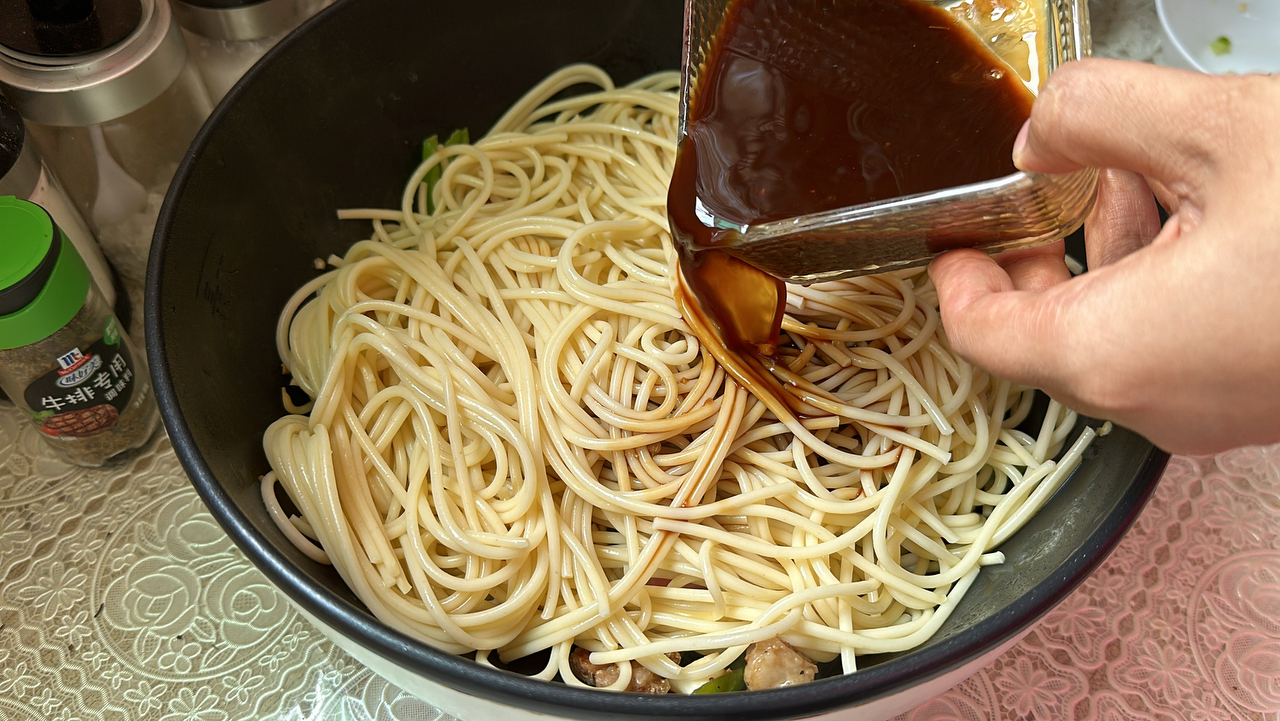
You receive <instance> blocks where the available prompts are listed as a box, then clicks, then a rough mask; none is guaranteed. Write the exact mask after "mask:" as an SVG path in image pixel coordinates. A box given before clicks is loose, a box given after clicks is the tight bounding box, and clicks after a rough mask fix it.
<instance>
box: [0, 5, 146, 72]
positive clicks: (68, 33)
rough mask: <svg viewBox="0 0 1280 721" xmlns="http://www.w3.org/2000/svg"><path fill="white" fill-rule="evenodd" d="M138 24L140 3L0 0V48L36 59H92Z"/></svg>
mask: <svg viewBox="0 0 1280 721" xmlns="http://www.w3.org/2000/svg"><path fill="white" fill-rule="evenodd" d="M141 23H142V3H141V2H140V0H0V45H4V46H6V47H8V48H9V49H11V50H14V51H16V52H19V53H22V54H24V55H28V56H33V57H36V58H50V59H61V58H72V57H78V56H83V55H91V54H93V53H96V52H99V51H101V50H106V49H107V48H110V47H112V46H114V45H117V44H119V43H120V42H121V41H123V40H124V39H125V38H127V37H129V35H130V34H132V33H133V31H134V30H137V29H138V26H139V25H140V24H141Z"/></svg>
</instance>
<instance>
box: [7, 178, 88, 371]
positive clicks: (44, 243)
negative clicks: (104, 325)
mask: <svg viewBox="0 0 1280 721" xmlns="http://www.w3.org/2000/svg"><path fill="white" fill-rule="evenodd" d="M92 283H93V281H92V280H91V278H90V276H89V268H88V267H87V266H86V265H85V264H84V259H82V258H81V257H80V253H78V252H77V251H76V248H75V246H74V245H72V244H71V242H70V241H68V240H67V239H66V236H65V235H63V233H62V229H61V228H59V227H58V225H57V224H56V223H54V222H53V218H51V217H49V214H48V213H46V212H45V210H44V208H41V207H40V206H38V205H36V204H35V203H32V202H29V201H26V200H22V199H20V198H15V197H13V196H12V195H6V196H3V197H0V350H8V349H10V348H21V347H22V346H25V345H31V344H32V343H35V342H37V341H41V340H44V339H45V338H48V337H49V336H51V335H53V334H54V333H56V332H58V330H59V329H60V328H62V327H63V326H65V325H66V324H67V323H68V322H70V320H71V319H72V318H74V317H75V315H76V313H79V312H80V309H81V308H83V307H84V303H85V300H86V298H88V296H89V288H90V286H91V285H92Z"/></svg>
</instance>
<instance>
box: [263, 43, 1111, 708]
mask: <svg viewBox="0 0 1280 721" xmlns="http://www.w3.org/2000/svg"><path fill="white" fill-rule="evenodd" d="M583 84H590V85H593V86H597V87H598V89H596V90H593V91H590V92H585V93H581V94H578V95H575V96H572V97H570V98H568V99H563V97H562V95H563V93H562V91H564V90H566V89H569V88H573V87H574V86H581V85H583ZM678 85H679V77H678V75H677V74H675V73H663V74H658V75H654V76H651V77H647V78H644V79H642V80H640V81H638V82H635V83H633V84H631V85H628V86H625V87H620V88H615V87H614V85H613V83H612V82H611V80H610V78H609V77H608V76H607V75H606V74H605V73H604V72H603V71H601V70H599V69H598V68H594V67H591V66H573V67H569V68H565V69H564V70H561V71H560V72H557V73H556V74H554V75H553V76H551V77H550V78H548V79H547V80H545V81H544V82H543V83H542V84H540V85H538V86H537V87H536V88H534V89H533V90H532V91H530V92H529V94H528V95H526V96H525V97H524V98H523V99H521V100H520V101H519V102H518V103H517V104H516V105H515V106H514V107H513V108H511V110H510V111H509V112H508V113H507V114H506V115H505V116H503V117H502V118H501V119H500V120H499V121H498V123H497V124H496V125H495V126H494V127H493V129H492V130H490V132H489V133H488V134H487V135H486V136H485V137H484V138H482V139H480V140H478V141H477V142H475V143H474V144H461V145H452V146H446V147H442V148H440V149H439V150H437V151H436V152H435V153H434V154H432V155H431V156H430V157H428V158H427V159H426V160H425V161H424V162H423V163H422V164H421V165H420V166H419V167H418V168H417V170H416V171H414V173H413V175H412V176H411V177H410V178H409V181H408V184H407V186H406V188H405V191H404V195H403V199H402V203H401V207H400V208H399V209H398V210H347V211H343V212H342V213H341V217H342V218H348V219H365V220H368V221H371V222H372V234H371V236H370V238H369V239H368V240H365V241H361V242H358V243H356V244H355V245H353V246H352V247H351V248H350V250H348V251H347V253H346V255H345V256H343V257H340V258H339V257H336V256H335V257H331V258H330V259H329V263H330V264H331V265H332V266H333V267H334V268H335V269H334V270H332V271H330V272H328V273H325V274H324V275H322V276H320V277H318V278H316V279H315V280H314V281H313V282H311V283H309V284H307V285H306V286H304V287H303V288H301V289H300V290H299V291H298V292H297V294H295V295H294V297H293V299H292V300H291V301H290V303H289V304H288V307H287V308H286V309H285V311H284V314H283V316H282V318H281V321H280V326H279V334H278V345H279V353H280V357H281V359H282V360H283V362H284V364H285V366H286V367H287V369H288V370H289V372H290V373H292V374H293V379H294V382H295V383H296V384H297V385H298V386H300V387H301V388H302V389H303V390H304V391H306V393H307V394H308V395H310V396H311V397H312V398H313V399H314V407H312V408H311V411H310V414H309V415H305V416H304V415H288V416H285V417H283V418H281V419H280V420H279V421H277V422H276V423H274V424H273V425H272V426H271V427H270V428H269V429H268V430H267V432H266V435H265V438H264V447H265V449H266V453H267V457H268V459H269V460H270V463H271V467H272V469H273V471H272V473H270V474H268V475H267V476H265V477H264V480H263V497H264V499H265V501H266V503H267V505H268V506H269V507H270V508H271V509H272V512H273V515H274V516H275V518H276V520H277V523H278V524H279V525H280V527H281V529H282V530H283V531H284V532H285V533H286V534H288V535H289V537H290V538H291V539H292V540H293V541H294V542H295V543H296V544H297V545H298V546H299V547H300V548H302V549H303V550H304V551H305V552H306V553H307V554H308V555H310V556H311V557H312V558H314V559H316V560H320V561H324V562H330V563H332V564H333V566H334V567H335V568H336V569H337V571H338V572H339V573H340V574H341V576H342V578H343V579H344V580H345V581H346V583H347V584H348V585H349V586H350V587H351V588H352V589H353V590H354V592H355V593H356V594H357V595H358V596H359V597H360V598H361V599H362V600H363V601H364V603H365V604H366V605H367V606H368V607H369V609H370V610H371V611H372V612H373V613H374V614H375V615H376V616H377V617H378V618H379V619H381V620H382V621H383V622H385V623H386V624H388V625H389V626H391V627H394V628H396V629H398V630H400V631H403V632H405V633H407V634H410V635H411V636H413V637H416V638H419V639H421V640H423V641H425V642H426V643H429V644H431V645H433V646H435V647H437V648H440V649H444V650H446V651H449V652H452V653H459V654H461V653H468V652H472V651H476V652H477V653H476V659H477V660H478V661H479V662H481V663H490V662H491V654H496V655H497V656H498V657H499V658H501V659H503V660H510V659H515V658H521V657H526V656H530V655H532V654H535V653H537V652H540V651H545V650H550V657H549V658H550V660H549V661H548V663H547V665H546V667H545V668H544V669H543V670H542V672H541V673H540V674H539V676H540V677H542V678H547V679H551V678H554V677H555V676H556V675H557V674H559V676H560V677H561V678H563V679H564V681H565V682H566V683H571V684H578V685H581V683H582V682H581V681H579V680H578V679H577V678H575V676H574V674H573V673H571V672H570V669H569V657H570V652H571V650H572V648H573V647H574V646H575V645H576V646H581V647H585V648H586V649H589V650H590V651H591V652H592V654H591V661H592V662H593V663H596V664H615V663H616V664H618V674H617V680H616V681H615V682H613V683H612V684H611V685H610V686H609V687H610V688H615V689H624V688H627V686H628V683H629V682H630V680H631V677H632V671H633V668H638V667H637V666H633V665H632V664H631V663H628V662H629V661H635V662H637V663H638V664H640V665H642V666H643V667H645V668H647V669H648V670H649V671H652V672H653V673H655V674H657V675H659V676H662V677H665V678H667V679H670V680H671V684H672V685H673V686H675V688H677V689H679V690H685V691H688V690H690V689H692V688H694V687H696V686H697V685H699V684H701V683H703V682H705V681H706V680H707V679H710V678H714V677H716V676H717V675H719V674H721V673H722V672H723V671H724V669H725V668H726V667H727V666H728V665H729V664H730V663H731V662H733V661H734V660H735V659H737V658H738V657H739V656H741V655H742V654H743V652H744V649H745V648H746V647H747V646H748V645H749V644H751V643H754V642H758V641H764V640H768V639H772V638H775V637H779V636H780V637H781V638H783V639H784V640H786V641H787V642H789V643H790V644H792V645H793V646H794V647H795V648H797V649H799V650H801V651H803V652H804V654H805V655H807V656H809V657H810V658H812V659H815V660H817V661H819V662H826V661H832V660H835V659H839V661H840V662H841V664H842V666H843V669H844V670H845V672H851V671H853V670H855V667H856V666H855V656H857V655H859V654H867V653H883V652H890V651H899V650H904V649H908V648H911V647H913V646H916V645H918V644H920V643H922V642H923V641H924V640H926V639H927V638H929V636H930V635H931V634H933V633H934V632H935V631H936V630H937V629H938V627H939V626H940V625H941V624H942V623H943V621H944V620H945V619H946V618H947V616H948V614H949V613H950V612H951V611H952V609H953V608H954V607H955V605H956V603H957V602H958V601H959V599H960V597H961V596H962V595H963V594H964V591H965V589H966V588H967V587H968V586H969V585H970V584H971V583H972V581H973V579H974V577H975V576H976V574H977V573H978V570H979V567H981V566H983V565H987V564H992V563H999V562H1000V561H1001V560H1002V556H1001V554H1000V553H999V552H997V551H994V550H993V549H994V548H996V547H997V546H999V544H1000V543H1001V542H1002V541H1003V540H1004V539H1006V538H1007V537H1008V536H1009V535H1010V534H1012V533H1013V532H1014V531H1015V530H1017V529H1018V528H1019V527H1020V526H1021V525H1022V524H1023V523H1024V522H1025V521H1026V520H1027V518H1029V517H1030V515H1031V514H1033V513H1035V511H1036V510H1037V509H1038V508H1039V507H1040V506H1041V505H1042V504H1043V503H1044V502H1045V501H1046V499H1047V498H1048V497H1049V496H1050V495H1051V494H1052V493H1053V492H1054V491H1055V490H1056V489H1057V487H1058V486H1059V484H1061V483H1062V481H1063V480H1064V479H1065V478H1066V477H1067V476H1068V475H1069V473H1070V472H1071V470H1072V469H1073V468H1074V467H1075V466H1076V465H1077V464H1078V462H1079V460H1080V455H1081V452H1082V450H1083V448H1084V447H1085V446H1086V445H1087V444H1088V443H1089V441H1090V439H1091V438H1092V437H1093V434H1092V431H1090V430H1088V429H1085V430H1084V432H1083V433H1082V434H1081V435H1080V436H1079V438H1078V440H1077V441H1076V442H1075V443H1074V444H1073V445H1072V447H1071V448H1070V449H1068V450H1067V451H1066V453H1065V454H1063V455H1062V457H1061V458H1060V459H1059V460H1058V461H1056V462H1055V461H1053V460H1050V459H1052V458H1054V457H1056V456H1057V455H1058V454H1059V453H1060V451H1061V450H1062V449H1063V446H1064V444H1065V442H1066V439H1067V438H1068V435H1069V434H1070V432H1071V431H1072V429H1073V427H1074V426H1075V421H1076V414H1075V413H1074V412H1072V411H1070V410H1068V409H1066V408H1063V407H1061V406H1059V405H1058V404H1057V403H1052V402H1051V403H1050V404H1049V408H1048V411H1047V413H1046V415H1045V418H1044V421H1043V423H1042V424H1040V427H1039V431H1038V432H1037V433H1034V434H1027V433H1024V432H1022V431H1019V430H1016V429H1015V427H1016V426H1018V425H1019V424H1021V423H1022V422H1023V421H1024V419H1025V418H1026V417H1027V416H1028V413H1029V409H1030V407H1031V403H1032V397H1033V391H1032V390H1031V389H1027V388H1021V387H1017V386H1013V385H1011V384H1009V383H1007V382H1005V381H1001V380H999V379H997V378H993V377H991V376H989V375H987V374H986V373H984V372H982V371H979V370H976V369H974V368H973V367H971V366H970V365H968V364H967V363H965V362H964V361H963V360H961V359H960V358H959V357H957V356H956V355H955V354H954V353H953V352H952V351H951V350H950V348H949V347H948V345H947V342H946V338H945V336H944V335H943V333H942V330H941V328H940V326H939V320H938V312H937V297H936V293H935V291H934V288H933V286H932V285H931V284H930V282H929V279H928V277H927V275H926V274H925V273H923V272H920V271H909V272H897V273H890V274H886V275H879V276H870V277H863V278H855V279H851V280H845V281H839V282H831V283H824V284H819V285H815V286H811V287H799V286H794V287H790V288H789V295H790V298H789V300H788V305H787V317H786V320H785V323H784V327H783V344H782V346H781V347H780V349H779V357H780V358H781V359H782V362H783V363H784V364H785V368H782V367H780V368H779V369H778V370H779V371H780V372H782V373H783V374H784V375H785V374H790V375H791V377H792V378H793V380H794V382H795V383H797V384H799V385H801V386H804V387H808V388H810V389H813V390H815V393H811V394H810V395H811V396H815V397H820V401H821V402H820V404H819V405H820V407H819V410H820V411H821V412H819V413H813V414H806V415H805V416H804V417H796V416H792V415H790V414H783V415H782V417H779V416H778V415H776V414H775V413H774V412H772V411H770V410H768V409H767V408H766V406H765V405H764V403H762V402H761V401H760V400H759V399H758V398H757V397H756V396H754V395H753V394H752V393H750V392H749V391H748V390H745V389H743V388H741V387H739V386H738V385H737V384H736V383H735V382H734V381H733V380H732V379H731V378H730V377H728V376H727V375H726V373H725V372H724V370H723V369H722V368H721V367H720V366H719V365H718V364H717V363H716V362H715V361H714V360H713V359H712V357H711V355H710V354H709V353H708V352H707V350H706V347H705V346H704V345H703V344H702V343H700V342H699V339H698V338H697V337H696V336H695V335H694V333H693V332H692V331H691V330H690V327H689V326H688V325H687V324H686V323H685V321H684V320H682V318H681V316H680V313H679V311H678V310H677V305H676V303H675V301H674V300H673V286H674V280H673V273H674V271H673V268H674V265H675V253H674V249H673V247H672V241H671V236H670V234H669V232H668V228H667V219H666V214H665V210H664V204H665V199H666V192H667V182H668V179H669V176H670V173H671V168H672V165H673V163H674V160H675V153H676V124H677V95H676V89H677V87H678ZM433 168H441V169H442V172H440V174H439V175H440V177H439V180H438V181H437V182H434V184H430V183H428V182H427V181H426V179H427V178H428V177H429V175H430V174H431V171H432V169H433ZM429 208H430V211H429V210H428V209H429ZM818 389H820V390H818ZM277 481H278V482H279V483H280V485H281V486H283V488H284V489H285V491H286V492H287V493H288V496H289V498H290V499H291V500H292V501H293V503H294V504H295V506H296V507H297V509H298V511H299V513H298V515H294V516H286V514H285V512H284V511H283V510H282V509H281V507H280V505H279V503H278V502H277V499H276V495H275V488H274V485H275V483H276V482H277ZM676 651H679V652H687V651H697V652H699V654H698V656H699V657H698V658H697V659H696V660H693V661H692V662H689V661H688V658H689V655H686V657H685V658H686V661H685V664H684V665H683V666H681V665H680V664H679V663H677V662H676V661H675V660H673V658H672V657H668V656H667V655H665V654H667V653H668V652H676Z"/></svg>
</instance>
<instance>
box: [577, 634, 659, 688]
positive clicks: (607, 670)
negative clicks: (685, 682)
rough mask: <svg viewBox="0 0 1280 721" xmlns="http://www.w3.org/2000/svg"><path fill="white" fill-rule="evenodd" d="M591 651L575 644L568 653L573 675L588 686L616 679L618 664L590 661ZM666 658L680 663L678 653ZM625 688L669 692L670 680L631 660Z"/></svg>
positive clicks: (606, 683) (611, 682)
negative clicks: (602, 663) (629, 677)
mask: <svg viewBox="0 0 1280 721" xmlns="http://www.w3.org/2000/svg"><path fill="white" fill-rule="evenodd" d="M590 656H591V652H590V651H588V650H587V649H585V648H583V647H581V646H575V647H574V649H573V652H572V653H570V654H569V668H571V669H573V675H574V676H577V677H578V680H579V681H581V682H583V683H585V684H586V685H588V686H595V687H596V688H600V687H603V686H609V685H611V684H613V683H614V682H615V681H617V680H618V665H617V664H614V663H609V664H605V665H603V666H599V665H596V664H594V663H591V659H590ZM667 658H669V659H671V660H672V661H675V662H676V663H680V654H678V653H669V654H667ZM627 690H628V691H630V692H632V693H670V692H671V682H670V681H668V680H667V679H665V678H663V677H661V676H659V675H658V674H656V673H654V672H652V671H650V670H649V669H647V668H645V667H644V666H643V665H642V664H639V663H636V662H635V661H632V662H631V683H629V684H627Z"/></svg>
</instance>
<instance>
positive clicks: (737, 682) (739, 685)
mask: <svg viewBox="0 0 1280 721" xmlns="http://www.w3.org/2000/svg"><path fill="white" fill-rule="evenodd" d="M746 687H747V684H746V682H745V681H743V680H742V669H741V668H735V669H733V670H731V671H729V672H728V673H724V674H721V675H719V676H716V677H715V678H713V679H711V680H710V681H708V682H706V683H704V684H702V685H701V686H699V687H698V688H697V689H695V690H694V693H727V692H729V691H742V690H743V689H745V688H746Z"/></svg>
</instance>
